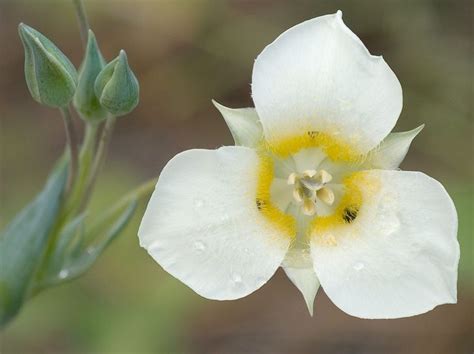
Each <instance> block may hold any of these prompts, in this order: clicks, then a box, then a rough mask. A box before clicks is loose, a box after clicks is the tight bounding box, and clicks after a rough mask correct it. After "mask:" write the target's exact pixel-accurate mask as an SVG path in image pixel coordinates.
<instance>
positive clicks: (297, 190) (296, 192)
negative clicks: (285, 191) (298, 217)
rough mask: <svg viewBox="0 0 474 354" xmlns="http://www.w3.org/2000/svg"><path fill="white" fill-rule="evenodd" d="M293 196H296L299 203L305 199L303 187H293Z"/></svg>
mask: <svg viewBox="0 0 474 354" xmlns="http://www.w3.org/2000/svg"><path fill="white" fill-rule="evenodd" d="M293 198H295V200H296V201H297V202H298V203H301V202H302V201H303V191H302V189H301V188H295V189H293Z"/></svg>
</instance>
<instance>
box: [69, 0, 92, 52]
mask: <svg viewBox="0 0 474 354" xmlns="http://www.w3.org/2000/svg"><path fill="white" fill-rule="evenodd" d="M72 2H73V4H74V7H75V8H76V15H77V19H78V21H79V26H80V30H81V39H82V45H83V46H84V48H85V47H86V46H87V37H88V32H89V28H90V27H89V21H88V20H87V14H86V10H85V8H84V4H83V3H82V0H72Z"/></svg>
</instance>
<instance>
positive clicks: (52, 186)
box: [0, 160, 67, 326]
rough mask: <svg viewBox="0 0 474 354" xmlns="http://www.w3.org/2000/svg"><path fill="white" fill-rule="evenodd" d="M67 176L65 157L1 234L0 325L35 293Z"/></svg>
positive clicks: (58, 212)
mask: <svg viewBox="0 0 474 354" xmlns="http://www.w3.org/2000/svg"><path fill="white" fill-rule="evenodd" d="M66 179H67V163H65V161H64V160H62V161H61V162H60V163H59V164H58V165H57V166H56V168H55V169H54V170H53V172H52V173H51V175H50V177H49V178H48V181H47V183H46V185H45V187H44V189H43V190H42V191H41V192H40V194H38V196H37V197H36V198H35V199H34V200H33V201H32V202H31V204H29V205H28V206H27V207H25V208H24V209H23V210H22V211H21V212H20V213H19V214H17V216H16V217H15V219H14V220H13V221H12V222H11V223H10V224H9V225H8V226H7V227H6V229H5V230H4V231H3V232H2V235H1V238H0V326H3V325H5V324H6V323H7V322H8V321H9V320H10V319H11V318H13V317H14V316H15V315H16V313H17V312H18V311H19V310H20V308H21V306H22V304H23V302H24V301H25V300H26V299H28V297H29V296H30V295H32V292H33V289H34V285H33V283H34V281H35V279H34V278H35V275H36V273H37V271H38V267H39V266H40V264H41V263H42V260H43V257H44V253H45V251H46V249H47V247H48V242H49V239H50V236H51V234H52V233H53V230H54V228H55V226H56V224H57V221H58V218H59V215H60V212H61V204H62V199H63V198H62V196H63V190H64V188H65V184H66Z"/></svg>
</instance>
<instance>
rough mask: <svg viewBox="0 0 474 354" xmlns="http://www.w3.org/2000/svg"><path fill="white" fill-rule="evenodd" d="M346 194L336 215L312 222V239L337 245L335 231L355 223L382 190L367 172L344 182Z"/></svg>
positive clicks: (309, 230)
mask: <svg viewBox="0 0 474 354" xmlns="http://www.w3.org/2000/svg"><path fill="white" fill-rule="evenodd" d="M343 184H344V187H345V192H344V196H343V197H342V199H341V201H340V202H339V205H338V206H337V208H336V210H335V211H334V213H332V214H331V215H327V216H319V217H316V218H314V219H313V220H312V222H311V224H310V226H309V228H308V234H309V236H310V237H321V238H322V241H323V242H326V241H328V242H326V243H329V244H331V245H336V244H337V235H334V234H333V231H334V230H333V229H334V228H335V227H338V226H344V225H349V224H351V223H353V222H354V221H355V220H356V219H357V217H358V214H359V212H360V210H361V207H362V205H363V203H364V202H365V201H366V200H367V198H370V196H371V195H374V194H375V193H376V192H377V191H378V190H379V188H380V181H379V180H378V179H377V178H375V177H373V176H369V175H368V174H367V173H366V172H355V173H353V174H351V175H350V176H348V177H346V178H345V179H344V181H343Z"/></svg>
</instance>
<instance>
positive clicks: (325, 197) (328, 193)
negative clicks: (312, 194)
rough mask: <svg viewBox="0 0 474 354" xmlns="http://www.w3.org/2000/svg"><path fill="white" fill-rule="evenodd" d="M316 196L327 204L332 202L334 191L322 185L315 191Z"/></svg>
mask: <svg viewBox="0 0 474 354" xmlns="http://www.w3.org/2000/svg"><path fill="white" fill-rule="evenodd" d="M316 196H317V197H318V198H319V199H321V200H322V201H323V202H324V203H326V204H327V205H332V204H333V203H334V192H333V191H332V189H331V188H328V187H323V188H321V189H320V190H318V191H317V192H316Z"/></svg>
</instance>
